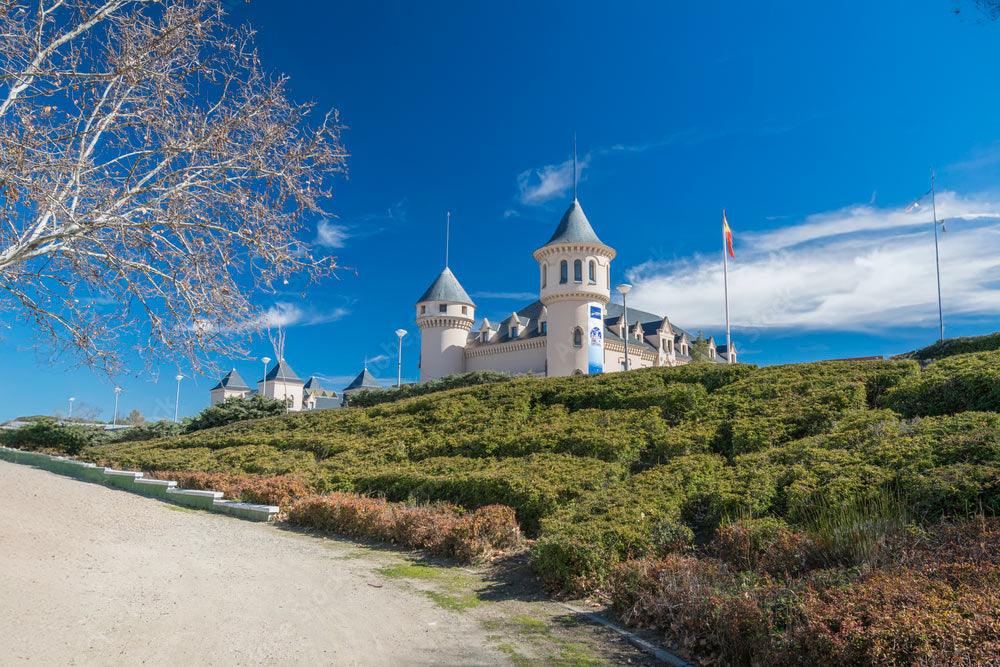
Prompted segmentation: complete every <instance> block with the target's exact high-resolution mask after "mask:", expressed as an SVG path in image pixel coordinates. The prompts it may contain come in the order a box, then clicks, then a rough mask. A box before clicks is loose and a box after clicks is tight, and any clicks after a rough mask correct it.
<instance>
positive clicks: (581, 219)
mask: <svg viewBox="0 0 1000 667" xmlns="http://www.w3.org/2000/svg"><path fill="white" fill-rule="evenodd" d="M556 243H593V244H596V245H605V243H604V241H602V240H601V239H599V238H598V237H597V233H596V232H595V231H594V228H593V227H591V226H590V221H589V220H587V215H586V214H585V213H584V212H583V207H582V206H580V202H579V200H577V199H573V203H571V204H570V205H569V208H568V209H566V212H565V213H563V217H562V219H561V220H560V221H559V226H558V227H556V231H555V233H554V234H552V238H550V239H549V240H548V242H546V244H545V245H547V246H548V245H553V244H556ZM542 247H544V246H542Z"/></svg>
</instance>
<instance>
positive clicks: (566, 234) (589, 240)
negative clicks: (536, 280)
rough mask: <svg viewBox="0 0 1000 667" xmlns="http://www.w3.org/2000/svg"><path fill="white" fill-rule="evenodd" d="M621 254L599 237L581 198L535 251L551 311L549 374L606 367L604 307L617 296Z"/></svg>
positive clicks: (542, 295)
mask: <svg viewBox="0 0 1000 667" xmlns="http://www.w3.org/2000/svg"><path fill="white" fill-rule="evenodd" d="M615 254H616V253H615V251H614V249H613V248H611V247H610V246H607V245H605V244H604V243H603V242H602V241H601V240H600V239H599V238H597V234H596V233H594V228H593V227H591V226H590V222H589V221H588V220H587V216H586V215H584V213H583V209H582V208H581V207H580V202H579V201H577V199H576V197H575V196H574V197H573V203H572V204H570V206H569V208H568V209H566V213H565V214H564V215H563V217H562V220H560V221H559V226H558V227H557V228H556V231H555V233H554V234H553V235H552V238H550V239H549V241H548V243H546V244H545V245H543V246H542V247H541V248H539V249H538V250H536V251H535V252H534V257H535V259H536V260H537V261H538V264H539V271H540V281H541V282H540V285H541V287H540V290H539V294H540V299H541V302H542V304H544V306H545V307H546V309H547V310H548V333H547V335H546V338H547V340H546V344H545V361H546V373H547V374H548V375H550V376H560V375H579V374H588V373H602V372H603V371H604V307H605V306H606V305H607V304H608V302H609V301H610V300H611V260H612V259H614V258H615Z"/></svg>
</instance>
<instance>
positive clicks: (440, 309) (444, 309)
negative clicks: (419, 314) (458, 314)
mask: <svg viewBox="0 0 1000 667" xmlns="http://www.w3.org/2000/svg"><path fill="white" fill-rule="evenodd" d="M438 312H439V313H447V312H448V304H446V303H442V304H438Z"/></svg>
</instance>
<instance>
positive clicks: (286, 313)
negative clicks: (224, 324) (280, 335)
mask: <svg viewBox="0 0 1000 667" xmlns="http://www.w3.org/2000/svg"><path fill="white" fill-rule="evenodd" d="M349 312H350V311H348V310H347V309H346V308H334V309H332V310H329V311H316V310H312V309H309V308H303V307H302V306H299V305H298V304H294V303H288V302H287V301H278V302H276V303H275V304H274V305H272V306H271V307H269V308H267V309H265V310H263V311H261V312H260V314H258V315H257V316H256V317H253V318H251V319H248V320H246V321H245V322H242V323H240V324H238V325H236V326H233V327H229V329H228V330H229V331H263V330H265V329H277V328H279V327H280V328H284V329H287V328H290V327H295V326H312V325H314V324H326V323H328V322H334V321H336V320H339V319H340V318H342V317H344V316H345V315H348V314H349ZM211 328H214V327H211ZM219 330H220V331H221V329H219Z"/></svg>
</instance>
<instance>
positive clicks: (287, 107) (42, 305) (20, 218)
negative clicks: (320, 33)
mask: <svg viewBox="0 0 1000 667" xmlns="http://www.w3.org/2000/svg"><path fill="white" fill-rule="evenodd" d="M311 112H312V107H311V105H308V104H296V103H293V102H291V101H290V100H289V99H288V96H287V93H286V79H285V78H283V77H279V76H274V75H271V74H268V73H267V72H265V71H264V70H263V69H262V67H261V65H260V62H259V59H258V56H257V52H256V50H255V48H254V44H253V32H252V31H251V30H249V29H246V28H233V27H232V26H230V25H228V24H227V23H226V22H225V18H224V15H223V9H222V6H221V4H220V0H48V1H47V2H46V1H43V0H39V1H38V2H37V3H33V2H29V1H28V0H0V306H2V308H3V313H4V317H12V318H18V319H21V320H23V321H26V322H30V323H31V324H32V325H33V327H34V328H35V331H36V333H37V334H38V335H39V336H40V337H41V338H42V339H43V340H44V341H45V342H46V343H47V347H49V348H50V349H52V350H53V351H57V352H63V351H66V352H69V353H71V354H73V355H74V356H75V357H76V358H77V359H79V360H81V361H82V362H84V363H87V364H90V365H94V366H99V367H101V368H102V369H104V370H106V371H108V372H114V371H116V370H119V369H120V367H121V364H122V358H123V350H122V346H123V345H124V344H126V341H127V342H128V344H131V345H132V346H133V347H134V352H136V353H138V354H139V355H141V356H142V357H143V358H144V359H145V360H146V361H147V363H148V364H152V363H153V362H154V361H156V360H159V359H163V358H168V359H170V360H171V361H174V362H176V361H178V360H179V359H180V358H185V359H187V361H188V362H189V363H191V364H192V365H193V366H194V367H195V368H200V367H202V366H203V365H204V363H205V362H206V360H207V359H209V358H210V357H211V356H212V355H214V354H219V353H221V354H225V355H236V354H241V353H242V350H241V349H240V347H241V342H242V339H243V338H244V337H245V334H246V331H245V327H244V323H245V322H248V321H253V320H254V319H255V318H256V317H257V316H258V315H259V309H258V308H256V307H255V306H254V305H253V302H252V300H251V299H252V297H253V296H254V295H255V294H257V293H258V292H261V291H269V290H273V289H274V285H275V281H278V284H282V283H284V282H285V281H288V280H294V281H295V282H296V283H297V284H300V283H301V284H308V283H311V282H314V281H315V280H317V279H319V278H321V277H322V276H324V275H328V274H329V273H331V272H332V271H334V269H335V268H336V265H335V262H334V261H333V259H332V258H330V257H316V256H313V255H312V254H311V252H310V247H309V245H308V244H307V243H304V242H303V240H302V239H301V238H300V236H301V233H302V232H303V229H304V227H303V219H304V217H305V216H308V215H310V214H323V213H324V211H323V202H324V201H325V200H326V199H327V198H328V197H329V196H330V194H331V193H330V181H331V179H332V178H333V177H334V176H335V175H337V174H339V173H342V172H344V171H345V170H346V161H347V153H346V151H345V150H344V148H343V145H342V144H341V138H340V137H341V132H342V126H341V125H340V122H339V119H338V117H337V114H336V112H330V113H328V114H326V115H325V116H324V117H322V118H321V119H319V120H318V122H314V123H312V124H310V120H309V119H310V114H311ZM240 334H243V335H242V336H241V335H240Z"/></svg>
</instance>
